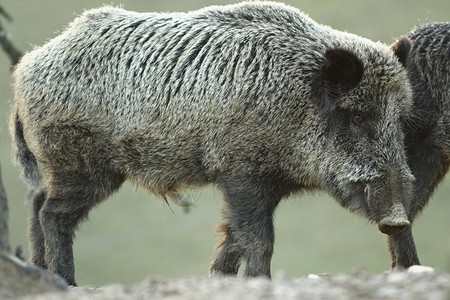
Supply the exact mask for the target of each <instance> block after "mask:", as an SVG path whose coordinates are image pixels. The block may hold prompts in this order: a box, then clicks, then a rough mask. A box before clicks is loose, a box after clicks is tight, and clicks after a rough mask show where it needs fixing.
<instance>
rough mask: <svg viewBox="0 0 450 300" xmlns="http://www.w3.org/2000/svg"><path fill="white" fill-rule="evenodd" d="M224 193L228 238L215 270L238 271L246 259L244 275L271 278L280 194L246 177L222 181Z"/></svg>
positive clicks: (223, 245) (233, 272) (228, 272)
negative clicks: (276, 211) (274, 224)
mask: <svg viewBox="0 0 450 300" xmlns="http://www.w3.org/2000/svg"><path fill="white" fill-rule="evenodd" d="M220 187H221V188H222V190H223V192H224V195H225V201H226V203H225V208H224V210H223V214H224V219H225V224H224V225H223V228H225V230H224V232H225V239H224V242H223V243H222V249H221V251H220V252H219V254H218V256H217V259H216V260H215V261H214V263H213V264H212V266H211V268H210V272H211V273H212V274H236V273H237V271H238V269H239V265H240V263H241V261H242V260H244V261H246V263H247V264H246V269H245V271H244V276H246V277H248V276H266V277H269V278H270V261H271V258H272V253H273V243H274V230H273V220H272V218H273V212H274V210H275V207H276V205H277V203H278V202H279V198H280V197H277V196H276V194H275V193H274V192H273V190H272V189H271V188H270V187H269V185H263V184H253V183H248V182H245V181H243V180H229V179H228V180H225V181H223V182H222V183H221V185H220Z"/></svg>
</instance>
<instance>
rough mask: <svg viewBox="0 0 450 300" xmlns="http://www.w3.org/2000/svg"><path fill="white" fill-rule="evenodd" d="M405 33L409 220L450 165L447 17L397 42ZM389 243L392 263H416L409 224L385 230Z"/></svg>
mask: <svg viewBox="0 0 450 300" xmlns="http://www.w3.org/2000/svg"><path fill="white" fill-rule="evenodd" d="M405 39H409V40H411V41H412V42H413V46H412V47H411V49H410V51H409V54H408V59H407V60H406V68H407V71H408V77H409V80H410V81H411V86H412V89H413V106H412V110H411V112H410V114H409V115H408V116H406V117H405V118H404V119H403V126H404V132H405V147H406V155H407V159H408V165H409V167H410V169H411V171H412V173H413V175H414V176H415V178H416V180H415V183H414V191H413V193H412V194H411V199H410V202H411V204H410V207H411V212H410V215H411V221H413V220H414V219H415V218H416V216H417V215H418V214H419V213H420V212H421V211H422V209H423V208H424V207H425V205H426V204H427V203H428V201H429V199H430V198H431V196H432V195H433V192H434V191H435V189H436V188H437V186H438V185H439V184H440V183H441V182H442V181H443V179H444V177H445V175H446V174H447V172H448V169H449V166H450V155H449V153H450V114H449V112H450V23H448V22H447V23H432V24H426V25H422V26H420V27H418V28H416V29H414V30H413V31H411V32H410V33H409V34H408V35H407V37H403V38H401V39H400V40H399V42H400V43H401V42H402V41H404V40H405ZM397 44H398V43H397ZM394 48H395V47H394ZM389 248H390V252H391V255H392V267H403V268H406V267H409V266H411V265H415V264H420V262H419V258H418V256H417V252H416V247H415V244H414V239H413V236H412V232H411V228H408V229H407V230H404V231H402V232H401V233H399V234H397V235H393V236H390V237H389Z"/></svg>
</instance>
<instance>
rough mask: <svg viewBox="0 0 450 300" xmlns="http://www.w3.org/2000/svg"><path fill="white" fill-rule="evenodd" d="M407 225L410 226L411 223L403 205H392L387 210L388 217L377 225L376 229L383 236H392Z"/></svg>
mask: <svg viewBox="0 0 450 300" xmlns="http://www.w3.org/2000/svg"><path fill="white" fill-rule="evenodd" d="M409 225H411V223H410V222H409V220H408V216H407V215H406V211H405V208H404V207H403V205H402V204H394V205H393V206H392V208H391V209H390V210H389V213H388V215H387V216H385V217H384V218H383V219H382V220H381V221H380V223H379V224H378V229H379V230H380V231H381V232H382V233H384V234H387V235H393V234H397V233H399V232H400V231H402V230H403V229H405V228H406V227H408V226H409Z"/></svg>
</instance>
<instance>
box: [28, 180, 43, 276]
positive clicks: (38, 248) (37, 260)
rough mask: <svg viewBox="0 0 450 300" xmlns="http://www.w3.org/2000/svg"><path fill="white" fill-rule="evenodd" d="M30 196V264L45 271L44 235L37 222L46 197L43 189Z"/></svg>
mask: <svg viewBox="0 0 450 300" xmlns="http://www.w3.org/2000/svg"><path fill="white" fill-rule="evenodd" d="M30 196H31V197H32V211H31V217H30V220H29V227H28V238H29V242H30V251H31V262H32V263H33V264H35V265H37V266H40V267H41V268H44V269H46V268H47V265H46V263H45V245H44V233H43V232H42V227H41V223H40V221H39V211H40V210H41V208H42V205H43V204H44V201H45V199H46V197H47V196H46V192H45V189H42V190H40V191H38V192H36V193H34V194H32V195H30Z"/></svg>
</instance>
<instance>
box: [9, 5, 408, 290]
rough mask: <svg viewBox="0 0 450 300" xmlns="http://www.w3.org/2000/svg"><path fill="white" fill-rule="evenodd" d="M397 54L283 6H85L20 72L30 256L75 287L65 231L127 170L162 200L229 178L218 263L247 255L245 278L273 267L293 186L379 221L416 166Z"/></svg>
mask: <svg viewBox="0 0 450 300" xmlns="http://www.w3.org/2000/svg"><path fill="white" fill-rule="evenodd" d="M401 47H402V46H401ZM398 53H402V54H404V53H405V51H399V52H398ZM399 59H400V60H401V58H400V57H396V55H395V54H394V53H393V52H392V51H390V49H389V48H388V47H387V46H385V45H382V44H380V43H374V42H372V41H370V40H367V39H364V38H361V37H358V36H356V35H353V34H349V33H345V32H339V31H336V30H334V29H332V28H330V27H328V26H324V25H320V24H317V23H316V22H314V21H313V20H311V19H310V18H309V17H308V16H306V15H305V14H303V13H301V12H300V11H298V10H297V9H295V8H292V7H289V6H286V5H283V4H280V3H271V2H244V3H240V4H236V5H228V6H214V7H208V8H205V9H201V10H198V11H194V12H190V13H172V14H160V13H137V12H129V11H125V10H123V9H119V8H114V7H103V8H100V9H94V10H89V11H86V12H85V13H83V14H82V15H81V16H80V17H78V18H76V19H75V20H74V21H73V23H71V24H70V25H69V26H68V28H67V29H66V30H65V31H64V32H63V33H62V34H61V35H59V36H57V37H55V38H54V39H52V40H50V41H49V42H48V43H47V44H45V45H43V46H42V47H38V48H36V49H34V50H33V51H31V52H30V53H28V54H26V55H25V56H24V57H23V59H22V61H21V62H20V64H19V65H18V66H17V68H16V70H15V72H14V80H15V84H14V88H15V105H14V109H13V114H12V122H11V133H12V135H13V136H14V135H17V134H18V135H17V137H18V138H16V139H15V144H16V146H17V151H18V152H17V153H18V154H17V155H18V157H19V158H20V159H19V162H20V163H21V164H22V168H23V169H24V173H25V178H27V176H28V175H26V174H36V173H34V172H35V171H36V172H37V170H38V167H39V169H40V170H41V171H42V174H43V176H44V179H45V180H44V181H43V185H42V187H40V189H39V190H37V191H36V193H35V197H34V200H33V202H34V205H33V215H32V218H31V220H30V244H31V252H32V261H33V262H34V263H36V264H38V265H40V266H42V267H44V268H48V269H49V270H51V271H53V272H56V273H58V274H60V275H61V276H63V277H64V278H65V279H66V280H67V281H68V282H69V284H72V285H75V278H74V266H73V254H72V242H73V236H74V232H75V229H76V227H77V225H78V224H79V223H80V221H81V220H84V219H85V218H86V217H87V215H88V212H89V210H90V209H91V208H92V207H93V206H95V205H97V204H98V203H100V202H101V201H102V200H104V199H106V198H107V197H108V196H109V195H110V194H111V193H113V192H114V191H116V190H117V189H118V188H119V187H120V186H121V184H122V183H123V182H124V181H125V180H131V181H133V182H134V183H136V184H137V185H139V186H142V187H144V188H146V189H148V190H150V191H152V192H153V193H155V194H156V195H160V196H161V197H164V195H176V194H177V193H179V192H180V191H182V190H183V189H184V188H189V187H196V186H203V185H205V184H209V183H214V184H216V185H217V186H218V187H219V188H220V189H221V190H222V191H223V193H224V195H225V201H226V209H225V210H224V216H223V217H224V220H225V224H224V225H223V228H226V238H225V241H224V243H223V245H222V249H221V251H220V253H219V255H218V256H217V259H216V260H215V261H214V263H213V264H212V267H211V273H213V274H215V273H219V274H235V273H236V272H237V270H238V268H239V265H240V262H241V261H245V262H246V269H245V271H244V275H245V276H267V277H270V259H271V256H272V253H273V243H274V231H273V224H272V214H273V213H274V211H275V208H276V206H277V204H278V203H279V201H280V200H281V199H282V198H283V197H285V196H286V195H288V194H290V193H293V192H296V191H301V190H318V189H320V190H325V191H326V192H328V193H329V194H331V195H332V196H334V197H335V198H336V200H337V201H338V202H339V203H340V204H341V205H342V206H344V207H346V208H348V209H349V210H351V211H355V212H357V213H359V214H361V215H363V216H366V217H368V218H369V219H370V220H371V221H373V222H375V223H379V222H380V220H382V219H383V218H384V219H385V218H386V216H388V215H389V213H390V207H391V206H392V205H394V204H395V203H399V202H400V203H403V202H404V199H406V194H408V191H409V190H408V187H409V185H410V181H411V178H412V176H410V175H411V174H410V172H409V169H408V166H407V164H406V158H405V153H404V149H403V143H402V141H403V133H402V131H401V126H400V122H399V120H400V118H401V116H402V114H407V113H408V112H409V109H410V106H411V89H410V86H409V84H408V80H407V74H406V72H405V70H404V68H403V67H402V66H401V64H400V62H399ZM16 116H17V117H16ZM355 116H357V117H358V118H355ZM361 117H364V118H361ZM355 120H358V121H357V122H356V121H355ZM361 120H364V122H362V121H361ZM18 124H20V125H21V126H17V125H18ZM22 132H23V133H22ZM22 137H23V138H22ZM22 141H26V143H24V142H22ZM28 152H29V153H32V154H33V157H31V156H30V158H31V161H27V159H22V158H21V157H22V156H23V154H26V153H28ZM23 157H26V155H25V156H23ZM30 166H31V168H30ZM28 177H30V178H31V180H29V181H31V182H32V184H31V185H32V186H35V185H34V184H33V182H37V177H36V176H34V175H33V176H28ZM405 178H406V179H405ZM366 186H369V193H368V195H369V196H367V195H366V194H364V193H363V191H364V190H365V187H366ZM375 196H376V197H377V198H376V199H375V198H374V197H375ZM404 205H405V210H406V211H407V210H408V209H409V208H408V207H407V205H406V203H404ZM405 214H406V213H405ZM405 218H406V217H405Z"/></svg>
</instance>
